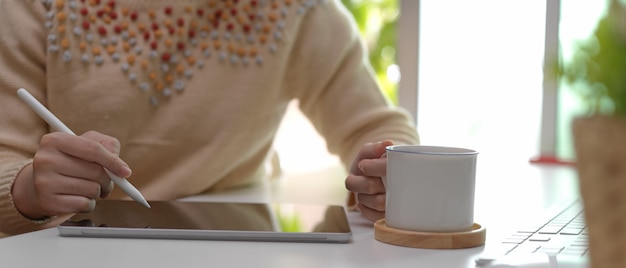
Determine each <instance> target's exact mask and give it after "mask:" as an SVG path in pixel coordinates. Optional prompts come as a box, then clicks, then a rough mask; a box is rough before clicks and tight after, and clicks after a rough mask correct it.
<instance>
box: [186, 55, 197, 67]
mask: <svg viewBox="0 0 626 268" xmlns="http://www.w3.org/2000/svg"><path fill="white" fill-rule="evenodd" d="M187 63H189V65H194V64H196V58H195V57H193V56H191V57H188V58H187Z"/></svg>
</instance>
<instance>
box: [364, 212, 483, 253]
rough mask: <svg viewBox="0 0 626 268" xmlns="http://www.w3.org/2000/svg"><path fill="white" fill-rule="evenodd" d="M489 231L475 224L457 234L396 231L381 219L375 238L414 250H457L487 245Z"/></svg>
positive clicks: (378, 222)
mask: <svg viewBox="0 0 626 268" xmlns="http://www.w3.org/2000/svg"><path fill="white" fill-rule="evenodd" d="M486 236H487V230H486V229H485V227H482V226H481V225H480V224H477V223H474V225H473V226H472V230H471V231H467V232H455V233H428V232H415V231H409V230H402V229H395V228H392V227H389V226H387V225H386V224H385V219H380V220H378V221H377V222H376V223H375V224H374V237H375V238H376V240H378V241H380V242H384V243H387V244H392V245H397V246H405V247H412V248H429V249H457V248H471V247H477V246H482V245H484V244H485V238H486Z"/></svg>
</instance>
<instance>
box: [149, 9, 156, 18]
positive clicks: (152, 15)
mask: <svg viewBox="0 0 626 268" xmlns="http://www.w3.org/2000/svg"><path fill="white" fill-rule="evenodd" d="M148 16H149V17H150V18H151V19H154V18H156V13H155V12H154V10H150V11H148Z"/></svg>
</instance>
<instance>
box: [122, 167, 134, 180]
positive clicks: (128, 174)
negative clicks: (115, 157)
mask: <svg viewBox="0 0 626 268" xmlns="http://www.w3.org/2000/svg"><path fill="white" fill-rule="evenodd" d="M122 173H124V174H127V175H126V176H124V177H130V174H132V173H133V171H132V170H131V169H130V168H129V167H128V166H122Z"/></svg>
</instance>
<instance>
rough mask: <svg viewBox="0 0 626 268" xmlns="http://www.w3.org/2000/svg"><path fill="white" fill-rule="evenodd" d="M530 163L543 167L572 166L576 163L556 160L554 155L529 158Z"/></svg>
mask: <svg viewBox="0 0 626 268" xmlns="http://www.w3.org/2000/svg"><path fill="white" fill-rule="evenodd" d="M530 162H531V163H533V164H543V165H561V166H574V165H576V162H574V161H570V160H565V159H561V158H558V157H556V156H554V155H540V156H538V157H535V158H531V159H530Z"/></svg>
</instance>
